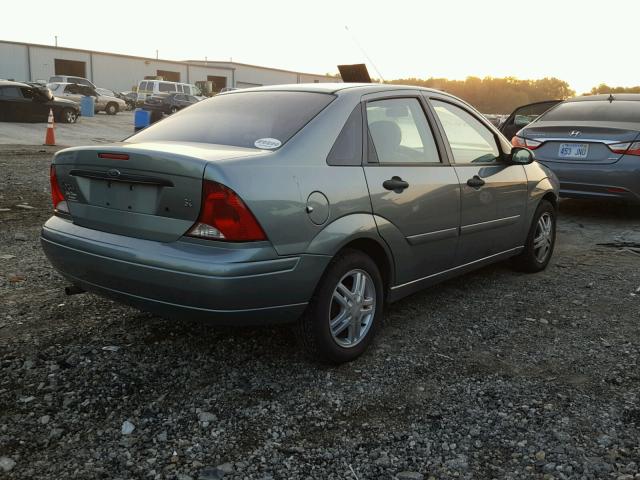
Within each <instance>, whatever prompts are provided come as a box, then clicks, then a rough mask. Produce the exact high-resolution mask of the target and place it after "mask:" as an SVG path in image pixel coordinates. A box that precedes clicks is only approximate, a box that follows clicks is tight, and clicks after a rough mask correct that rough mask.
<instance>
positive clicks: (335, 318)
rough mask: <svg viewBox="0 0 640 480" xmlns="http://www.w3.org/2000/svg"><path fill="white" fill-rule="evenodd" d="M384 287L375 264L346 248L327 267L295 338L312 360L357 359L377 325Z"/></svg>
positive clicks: (370, 339) (298, 326)
mask: <svg viewBox="0 0 640 480" xmlns="http://www.w3.org/2000/svg"><path fill="white" fill-rule="evenodd" d="M383 304H384V284H383V282H382V276H381V275H380V271H379V270H378V267H377V265H376V264H375V262H374V261H373V260H372V259H371V258H370V257H369V256H367V255H365V254H364V253H362V252H361V251H359V250H345V251H344V252H342V253H340V254H339V255H338V256H336V257H335V258H334V259H333V260H332V262H331V263H330V264H329V266H328V267H327V270H326V271H325V273H324V275H323V276H322V279H321V280H320V282H319V284H318V286H317V287H316V291H315V293H314V295H313V297H312V298H311V301H310V302H309V305H308V306H307V309H306V311H305V313H304V314H303V316H302V318H301V319H300V320H299V321H298V325H297V330H298V337H299V339H300V342H301V344H302V347H303V348H304V350H305V352H306V353H307V355H308V356H310V357H311V358H312V359H314V360H320V361H322V362H327V363H333V364H339V363H345V362H350V361H352V360H355V359H356V358H358V357H359V356H360V355H362V353H363V352H364V351H365V350H366V349H367V347H368V346H369V344H370V343H371V341H372V340H373V337H374V336H375V335H376V333H377V332H378V330H379V329H380V328H381V326H382V320H383Z"/></svg>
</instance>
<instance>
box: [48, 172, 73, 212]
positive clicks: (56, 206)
mask: <svg viewBox="0 0 640 480" xmlns="http://www.w3.org/2000/svg"><path fill="white" fill-rule="evenodd" d="M49 180H50V181H51V202H52V203H53V210H54V211H55V212H56V213H57V212H61V213H69V207H68V206H67V201H66V200H65V198H64V194H63V193H62V190H61V189H60V185H59V184H58V177H57V176H56V167H55V165H51V168H50V169H49Z"/></svg>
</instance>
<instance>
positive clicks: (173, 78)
mask: <svg viewBox="0 0 640 480" xmlns="http://www.w3.org/2000/svg"><path fill="white" fill-rule="evenodd" d="M156 73H157V74H158V76H159V77H162V79H163V80H166V81H167V82H179V81H180V72H172V71H170V70H158V71H157V72H156Z"/></svg>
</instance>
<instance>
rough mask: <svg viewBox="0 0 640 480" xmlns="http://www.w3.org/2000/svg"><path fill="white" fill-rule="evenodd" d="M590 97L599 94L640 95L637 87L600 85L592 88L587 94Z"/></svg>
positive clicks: (639, 87) (639, 88) (639, 89)
mask: <svg viewBox="0 0 640 480" xmlns="http://www.w3.org/2000/svg"><path fill="white" fill-rule="evenodd" d="M589 93H590V94H591V95H597V94H599V93H640V86H637V87H610V86H609V85H607V84H606V83H601V84H600V85H598V86H597V87H593V88H592V89H591V91H590V92H589Z"/></svg>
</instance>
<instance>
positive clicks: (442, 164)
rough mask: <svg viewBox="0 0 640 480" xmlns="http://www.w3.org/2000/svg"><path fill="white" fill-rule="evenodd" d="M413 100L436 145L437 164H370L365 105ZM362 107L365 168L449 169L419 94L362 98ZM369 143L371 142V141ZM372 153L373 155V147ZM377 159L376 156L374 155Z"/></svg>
mask: <svg viewBox="0 0 640 480" xmlns="http://www.w3.org/2000/svg"><path fill="white" fill-rule="evenodd" d="M407 98H408V99H414V100H417V101H418V104H419V105H420V108H421V109H422V113H423V114H424V116H425V119H426V120H427V126H428V127H429V129H430V130H431V135H432V136H433V139H434V141H435V144H436V150H437V152H438V157H439V158H440V161H439V162H398V163H395V162H394V163H380V162H377V161H374V162H371V161H369V142H370V133H369V120H368V118H367V104H369V103H373V102H379V101H383V100H401V99H407ZM360 103H361V105H362V164H363V166H367V167H390V166H398V167H450V166H451V165H450V162H449V155H448V153H447V151H446V150H445V144H444V143H443V141H442V138H441V136H440V132H439V130H438V129H437V128H434V126H433V115H432V113H431V112H430V111H429V110H428V108H427V105H426V102H425V99H424V97H423V96H422V95H420V94H419V93H415V94H414V93H410V94H402V95H384V96H377V95H376V96H375V97H373V98H363V99H362V100H361V102H360ZM371 143H373V141H372V140H371ZM373 148H374V153H375V146H374V147H373ZM376 158H377V154H376Z"/></svg>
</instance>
